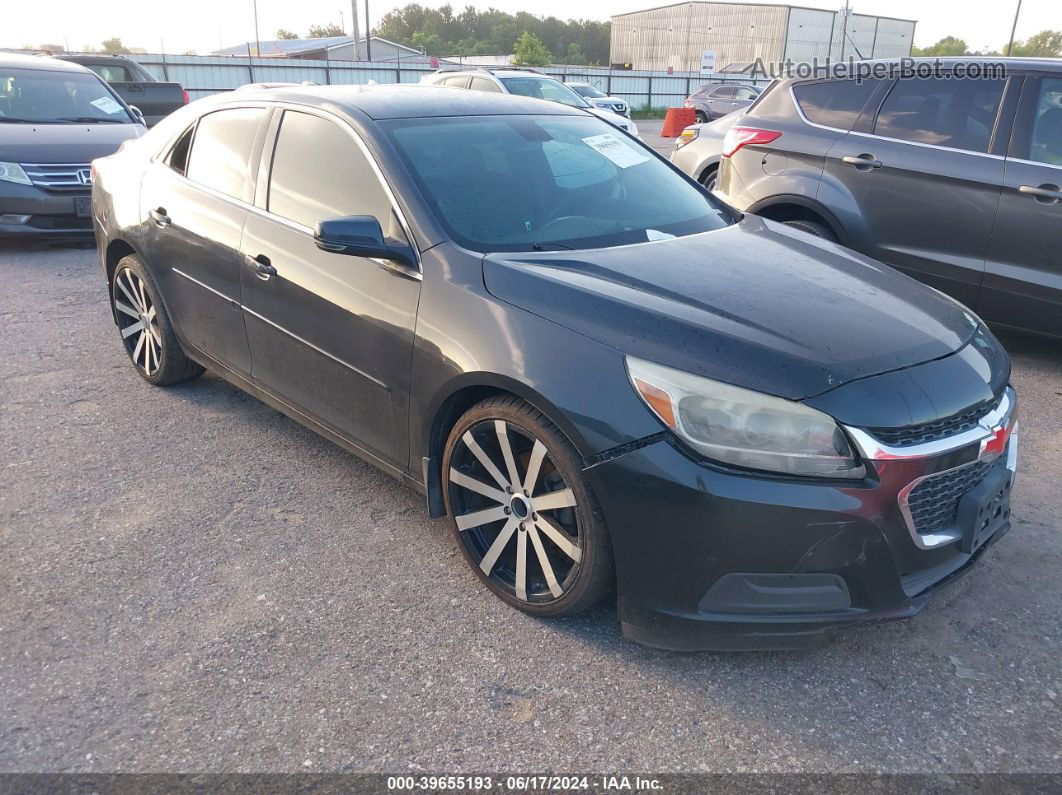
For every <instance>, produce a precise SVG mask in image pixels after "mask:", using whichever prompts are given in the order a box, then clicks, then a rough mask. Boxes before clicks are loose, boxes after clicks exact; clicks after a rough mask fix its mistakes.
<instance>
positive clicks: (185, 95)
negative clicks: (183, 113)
mask: <svg viewBox="0 0 1062 795" xmlns="http://www.w3.org/2000/svg"><path fill="white" fill-rule="evenodd" d="M181 96H182V97H184V104H185V105H187V104H188V103H189V102H191V101H192V100H191V99H189V97H188V92H187V91H185V90H184V89H183V88H182V89H181Z"/></svg>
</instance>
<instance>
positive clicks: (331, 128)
mask: <svg viewBox="0 0 1062 795" xmlns="http://www.w3.org/2000/svg"><path fill="white" fill-rule="evenodd" d="M267 206H268V209H269V212H271V213H274V214H275V215H279V216H281V217H282V218H287V219H288V220H290V221H294V222H295V223H298V224H302V225H303V226H307V227H310V228H311V229H312V228H314V227H315V226H316V225H317V223H318V222H319V221H324V220H327V219H329V218H339V217H341V216H346V215H371V216H373V217H374V218H376V219H377V220H378V221H379V222H380V226H381V227H382V229H383V231H384V233H385V234H387V235H388V236H389V237H391V238H400V237H401V233H400V232H398V228H397V226H396V221H395V219H394V214H393V212H392V209H391V201H390V199H389V198H388V196H387V194H386V193H385V192H384V189H383V187H382V186H381V185H380V180H379V178H378V177H377V176H376V172H375V171H374V170H373V168H372V166H371V164H370V163H369V161H368V159H366V157H365V155H364V154H362V152H361V150H360V149H359V148H358V146H357V144H355V143H354V139H353V138H351V137H350V135H348V134H347V133H346V132H345V131H344V130H343V129H342V128H340V127H339V125H338V124H336V123H335V122H332V121H329V120H328V119H322V118H321V117H320V116H313V115H310V114H309V113H299V112H297V111H290V110H289V111H285V113H284V118H283V119H282V120H281V123H280V132H279V134H278V136H277V144H276V149H275V150H274V152H273V168H272V171H271V172H270V177H269V201H268V205H267Z"/></svg>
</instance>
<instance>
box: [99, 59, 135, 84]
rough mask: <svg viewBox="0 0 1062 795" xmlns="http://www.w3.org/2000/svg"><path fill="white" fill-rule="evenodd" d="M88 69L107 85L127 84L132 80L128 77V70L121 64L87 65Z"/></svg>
mask: <svg viewBox="0 0 1062 795" xmlns="http://www.w3.org/2000/svg"><path fill="white" fill-rule="evenodd" d="M88 68H89V69H91V70H92V71H93V72H95V73H96V74H98V75H99V76H100V77H102V78H103V79H104V80H106V81H107V82H108V83H122V82H129V81H131V80H132V79H133V78H132V77H130V76H129V70H128V69H126V68H125V67H124V66H122V65H121V64H102V63H94V64H89V67H88Z"/></svg>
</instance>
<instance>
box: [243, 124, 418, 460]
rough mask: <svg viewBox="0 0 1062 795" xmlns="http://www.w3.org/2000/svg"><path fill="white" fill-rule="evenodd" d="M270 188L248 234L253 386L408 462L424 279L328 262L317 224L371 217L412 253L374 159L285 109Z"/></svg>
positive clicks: (357, 263)
mask: <svg viewBox="0 0 1062 795" xmlns="http://www.w3.org/2000/svg"><path fill="white" fill-rule="evenodd" d="M269 137H270V140H271V141H275V146H274V149H273V152H272V156H271V157H269V156H268V155H267V156H266V157H264V159H263V160H264V162H263V173H262V175H261V176H260V178H259V185H262V184H263V183H266V182H267V180H268V182H267V184H268V193H266V192H265V191H263V195H260V196H259V197H258V200H257V204H258V208H259V209H258V211H256V212H252V213H250V214H249V216H248V219H247V225H246V228H245V231H244V235H243V244H242V257H241V262H242V265H241V280H242V285H243V303H244V309H245V314H246V322H247V335H248V339H249V341H250V347H251V361H252V364H251V373H252V376H253V378H254V380H255V381H256V382H257V383H259V384H260V385H262V386H263V387H265V388H266V389H268V390H269V391H270V392H272V393H273V394H274V395H277V396H278V397H280V398H281V399H283V400H284V401H285V402H287V403H288V404H289V405H292V406H294V407H295V408H297V409H298V410H299V411H300V412H302V413H303V414H305V415H307V416H309V417H311V418H312V419H314V420H315V421H317V422H318V423H319V424H321V425H323V426H325V427H326V428H327V429H328V430H331V431H333V432H335V433H338V434H339V435H341V436H343V437H344V438H346V439H348V440H351V441H353V442H355V443H356V444H358V445H359V446H360V447H362V448H363V449H365V450H367V451H369V452H370V453H372V454H374V455H375V456H377V457H378V458H381V459H383V460H385V461H387V462H389V463H391V464H392V465H395V466H399V467H400V468H403V469H404V468H405V466H406V464H407V463H408V450H409V445H408V433H407V412H408V407H409V370H410V361H411V357H412V353H413V331H414V322H415V319H416V312H417V303H418V301H419V298H420V272H419V271H417V270H410V269H407V268H404V267H402V266H398V265H395V264H394V263H389V262H383V261H380V260H374V259H367V258H362V257H354V256H348V255H345V254H336V253H333V252H328V251H322V250H321V249H319V248H317V246H316V244H315V243H314V229H315V227H316V225H317V224H318V223H319V222H320V221H323V220H326V219H329V218H337V217H341V216H349V215H372V216H375V217H376V218H377V219H378V220H379V222H380V226H381V228H382V229H383V231H384V234H385V235H386V236H388V237H390V238H392V239H395V240H401V239H403V238H404V239H405V240H407V241H408V242H410V243H412V240H410V238H409V235H408V233H407V231H406V229H405V226H404V224H403V223H402V222H401V221H400V216H399V212H398V210H397V207H396V205H395V203H394V202H393V200H392V198H391V194H390V192H389V188H387V187H386V185H385V183H384V182H383V179H382V176H381V175H380V172H379V171H378V169H377V167H376V165H375V163H374V161H373V160H372V158H371V155H370V154H369V152H368V150H367V149H366V148H365V147H364V146H363V145H362V144H361V142H360V139H358V138H357V137H356V134H355V133H354V131H353V130H352V129H351V128H350V127H348V126H347V125H346V123H345V122H343V121H342V120H340V119H337V118H335V117H332V116H330V115H328V114H323V113H318V112H315V111H311V110H309V109H304V110H298V111H296V110H285V111H284V112H283V117H282V118H281V119H280V120H279V129H277V125H275V124H274V125H273V127H272V130H271V133H270V136H269Z"/></svg>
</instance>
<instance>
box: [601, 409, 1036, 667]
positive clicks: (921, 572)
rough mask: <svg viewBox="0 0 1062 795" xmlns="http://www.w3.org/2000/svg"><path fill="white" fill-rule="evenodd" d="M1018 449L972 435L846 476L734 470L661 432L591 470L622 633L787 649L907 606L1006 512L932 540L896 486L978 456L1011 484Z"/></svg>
mask: <svg viewBox="0 0 1062 795" xmlns="http://www.w3.org/2000/svg"><path fill="white" fill-rule="evenodd" d="M1008 419H1009V418H1008ZM1016 450H1017V435H1016V434H1011V435H1010V436H1009V437H1008V442H1007V447H1006V450H1005V452H1004V454H1002V455H998V456H994V457H990V458H985V457H984V456H983V453H982V450H981V447H980V444H979V443H978V442H973V443H971V444H967V445H964V446H962V447H961V448H958V449H950V450H946V451H943V452H940V453H939V454H937V455H932V456H922V455H918V456H916V457H903V458H892V459H883V460H867V461H866V463H867V465H868V477H867V478H865V479H864V480H862V481H852V482H840V481H838V482H815V481H810V480H794V479H786V478H782V477H772V476H769V475H755V474H752V473H743V472H738V471H733V470H729V471H728V470H724V469H722V468H719V467H717V466H713V465H709V464H706V463H703V462H700V461H697V460H695V459H694V458H693V457H692V456H691V455H690V454H689V453H688V452H686V451H685V449H683V448H681V447H680V446H679V445H678V444H677V443H674V442H671V441H667V440H666V439H665V440H663V441H658V442H656V443H655V444H651V445H649V446H647V447H644V448H642V449H639V450H636V451H634V452H631V453H627V454H625V455H622V456H619V457H617V458H614V459H612V460H609V461H606V462H604V463H601V464H598V465H596V466H593V467H591V468H589V469H588V470H586V474H587V476H588V478H589V479H590V481H591V484H592V485H593V487H594V489H595V492H597V493H598V496H599V497H600V502H601V504H602V506H604V509H605V518H606V521H607V522H608V525H609V529H610V533H611V536H612V540H613V548H614V550H615V556H616V569H617V580H618V583H617V584H618V592H619V599H618V602H619V615H620V621H621V623H622V626H623V632H624V634H625V635H626V636H627V637H629V638H631V639H632V640H636V641H639V642H641V643H644V644H646V645H649V646H656V647H660V648H668V649H683V650H697V649H713V650H740V649H790V648H807V647H813V646H818V645H822V644H824V643H826V642H828V640H829V639H830V638H831V636H832V634H833V633H834V632H835V631H836V630H838V629H840V628H843V627H846V626H851V625H853V624H856V623H860V622H875V621H888V620H894V619H901V618H908V617H910V616H913V615H915V614H916V613H917V612H918V611H919V610H921V609H922V607H923V606H924V605H925V604H926V602H927V600H928V598H929V595H930V593H931V592H932V591H933V590H934V589H935V588H937V587H939V586H940V585H941V584H942V583H944V582H946V581H947V580H949V579H951V578H952V577H954V576H956V575H958V574H960V573H962V572H963V571H965V570H966V569H968V568H969V567H970V565H971V564H972V563H973V562H974V561H976V560H977V559H978V558H979V557H980V555H982V554H983V553H984V551H985V550H986V549H987V548H988V547H989V546H991V545H992V544H994V543H995V542H996V541H997V540H999V539H1000V538H1001V537H1002V536H1003V535H1004V534H1005V533H1006V532H1007V531H1008V530H1009V529H1010V521H1009V512H1008V514H1007V515H1006V516H999V517H997V518H996V521H995V523H994V525H993V526H992V529H993V532H992V533H991V534H990V535H987V536H985V537H984V538H979V539H978V540H977V545H976V546H974V545H967V544H965V543H964V542H963V540H962V539H953V540H951V541H946V542H942V543H940V544H937V545H934V546H927V545H926V544H925V543H920V542H919V538H918V535H917V533H915V532H913V530H912V528H911V527H910V526H909V525H908V523H907V521H906V520H905V517H904V514H903V511H902V510H901V502H900V500H899V495H900V492H901V491H902V489H903V488H904V487H905V486H906V485H907V484H910V483H911V482H913V481H915V480H916V479H918V478H922V477H925V476H926V475H930V474H933V473H939V472H950V471H951V470H952V469H955V468H957V467H961V466H964V465H966V464H969V463H970V460H977V459H979V458H981V459H982V460H984V461H985V462H986V463H990V464H991V465H990V466H989V467H988V471H989V472H990V473H993V477H995V478H997V479H998V482H999V483H1001V484H1005V486H1006V490H1007V491H1006V493H1007V494H1009V487H1010V483H1011V482H1012V480H1013V470H1014V466H1015V463H1016ZM988 476H989V475H988V474H986V475H985V479H987V478H988ZM974 485H976V484H974ZM662 508H666V510H662ZM664 516H666V517H667V518H666V520H662V517H664Z"/></svg>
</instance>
